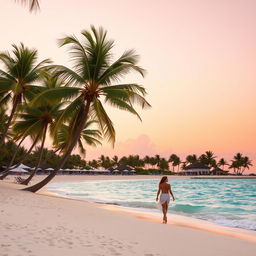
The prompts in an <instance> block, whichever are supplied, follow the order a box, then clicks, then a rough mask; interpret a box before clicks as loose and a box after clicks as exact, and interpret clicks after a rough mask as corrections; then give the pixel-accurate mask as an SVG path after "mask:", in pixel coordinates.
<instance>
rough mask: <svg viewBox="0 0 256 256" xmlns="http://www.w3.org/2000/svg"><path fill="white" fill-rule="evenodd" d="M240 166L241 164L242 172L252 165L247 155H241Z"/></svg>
mask: <svg viewBox="0 0 256 256" xmlns="http://www.w3.org/2000/svg"><path fill="white" fill-rule="evenodd" d="M241 166H242V168H243V169H242V172H241V174H242V173H243V172H244V171H245V170H246V169H250V167H251V166H252V161H251V160H250V159H249V157H248V156H245V157H243V159H242V164H241Z"/></svg>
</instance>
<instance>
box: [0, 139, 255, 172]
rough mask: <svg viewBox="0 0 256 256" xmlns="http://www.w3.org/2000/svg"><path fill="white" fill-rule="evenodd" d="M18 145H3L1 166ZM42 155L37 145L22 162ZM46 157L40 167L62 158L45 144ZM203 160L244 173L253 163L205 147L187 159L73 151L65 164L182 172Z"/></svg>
mask: <svg viewBox="0 0 256 256" xmlns="http://www.w3.org/2000/svg"><path fill="white" fill-rule="evenodd" d="M17 148H18V146H17V145H16V144H15V143H14V142H13V141H8V142H7V143H6V144H5V145H4V147H3V148H2V149H1V150H0V166H4V165H5V164H6V163H8V162H10V161H11V158H12V154H11V153H10V152H15V151H16V150H17ZM27 152H28V150H27V149H25V148H24V147H19V148H18V153H17V156H16V160H15V162H14V163H13V164H17V163H21V161H22V159H24V156H25V155H26V154H27ZM39 155H40V148H36V149H35V150H34V151H33V152H32V153H30V154H29V156H28V157H26V159H25V161H23V163H24V164H25V165H28V166H31V167H32V166H33V167H34V166H36V165H37V163H38V158H39ZM43 159H44V160H43V161H42V163H41V165H40V168H45V169H46V168H49V167H51V168H55V167H56V166H57V164H58V162H59V160H60V156H59V155H58V154H57V153H56V152H55V151H54V150H49V149H46V148H44V149H43ZM197 162H199V163H203V164H205V165H206V166H207V167H209V168H216V167H220V168H222V169H223V170H225V169H230V170H232V171H233V173H234V174H237V175H241V174H243V173H244V171H245V170H246V169H249V168H250V167H251V166H252V161H251V160H250V159H249V158H248V157H247V156H243V155H242V154H241V153H237V154H236V155H234V157H233V159H231V160H230V162H228V161H226V160H225V159H224V158H220V159H219V160H217V157H216V156H215V155H214V154H213V152H211V151H206V152H205V153H204V154H202V155H200V156H197V155H195V154H191V155H188V156H187V157H186V158H185V159H184V160H181V158H180V157H179V156H177V155H176V154H171V155H170V156H169V158H164V157H161V156H160V155H155V156H145V157H140V156H139V155H129V156H123V157H118V156H116V155H115V156H113V157H109V156H105V155H101V156H100V157H99V158H98V159H93V160H89V161H86V160H84V159H82V157H81V156H80V155H79V154H72V155H70V156H69V157H68V159H67V161H66V163H65V165H64V166H63V168H68V169H73V168H79V169H97V168H104V169H108V168H115V167H118V166H120V165H127V166H130V167H133V168H135V169H136V168H137V169H145V170H161V171H171V172H173V173H174V172H176V173H179V172H180V171H181V170H182V169H184V168H185V167H186V166H188V165H190V164H193V163H197Z"/></svg>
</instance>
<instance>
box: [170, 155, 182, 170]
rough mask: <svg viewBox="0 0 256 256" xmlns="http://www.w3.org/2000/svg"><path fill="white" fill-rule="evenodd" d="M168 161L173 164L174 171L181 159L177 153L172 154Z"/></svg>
mask: <svg viewBox="0 0 256 256" xmlns="http://www.w3.org/2000/svg"><path fill="white" fill-rule="evenodd" d="M168 162H169V163H171V164H172V171H173V172H174V167H175V166H177V165H178V163H179V162H180V159H179V157H178V156H177V155H176V154H171V155H170V157H169V160H168ZM179 164H180V163H179Z"/></svg>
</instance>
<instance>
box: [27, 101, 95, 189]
mask: <svg viewBox="0 0 256 256" xmlns="http://www.w3.org/2000/svg"><path fill="white" fill-rule="evenodd" d="M90 105H91V101H90V100H87V102H86V105H85V106H83V107H82V108H81V110H80V112H79V114H78V118H77V120H76V121H77V122H76V123H77V125H76V126H74V127H76V130H75V132H74V137H73V140H72V142H71V143H70V145H69V147H68V149H67V151H66V152H65V154H64V155H63V156H62V158H61V159H60V161H59V163H58V165H57V167H56V168H55V170H54V171H52V172H51V173H50V174H49V175H48V176H47V177H46V178H44V179H43V180H42V181H40V182H39V183H37V184H35V185H33V186H31V187H28V188H25V189H24V190H25V191H30V192H34V193H35V192H37V191H38V190H39V189H41V188H42V187H44V186H45V185H46V184H48V183H49V182H50V181H51V180H52V179H53V178H54V177H55V175H56V174H57V172H58V171H59V170H60V169H61V168H62V167H63V166H64V164H65V163H66V161H67V159H68V157H69V156H70V154H71V153H72V151H73V149H74V147H75V146H76V144H77V142H78V140H79V138H80V134H81V132H82V130H83V128H84V124H85V123H86V121H87V119H88V114H89V109H90Z"/></svg>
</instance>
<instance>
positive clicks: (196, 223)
mask: <svg viewBox="0 0 256 256" xmlns="http://www.w3.org/2000/svg"><path fill="white" fill-rule="evenodd" d="M141 180H143V179H141ZM90 181H94V180H88V181H87V182H90ZM102 181H104V180H102ZM55 183H58V182H55ZM40 194H42V195H47V196H53V197H59V198H64V199H68V200H77V201H80V202H86V203H92V204H95V205H96V207H101V208H104V209H107V210H110V211H116V212H124V213H128V214H131V215H132V216H134V217H136V218H139V219H143V220H147V221H152V222H157V223H159V222H161V212H159V213H158V212H153V211H150V209H147V208H134V207H126V206H122V205H115V204H112V203H106V202H96V201H93V200H85V199H78V198H74V197H69V196H67V195H63V194H60V193H56V192H51V191H47V190H44V191H43V192H41V193H40ZM168 220H170V222H169V223H168V225H176V226H183V227H187V228H193V229H197V230H203V231H207V232H212V233H216V234H220V235H225V236H231V237H236V238H239V239H244V240H248V241H251V242H255V243H256V231H254V230H250V229H244V228H237V227H231V226H225V225H220V224H215V223H213V222H211V221H208V220H203V219H199V218H195V217H190V216H185V215H182V214H176V213H170V212H169V213H168Z"/></svg>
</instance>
